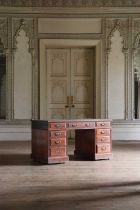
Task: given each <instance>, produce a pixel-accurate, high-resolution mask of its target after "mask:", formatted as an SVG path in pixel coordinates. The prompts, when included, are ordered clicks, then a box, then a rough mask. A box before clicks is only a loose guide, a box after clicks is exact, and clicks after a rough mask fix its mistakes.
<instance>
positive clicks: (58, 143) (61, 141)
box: [49, 138, 66, 146]
mask: <svg viewBox="0 0 140 210" xmlns="http://www.w3.org/2000/svg"><path fill="white" fill-rule="evenodd" d="M49 142H50V146H66V138H55V139H50V141H49Z"/></svg>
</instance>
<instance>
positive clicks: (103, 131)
mask: <svg viewBox="0 0 140 210" xmlns="http://www.w3.org/2000/svg"><path fill="white" fill-rule="evenodd" d="M96 135H102V136H110V129H102V128H101V129H100V128H99V129H96Z"/></svg>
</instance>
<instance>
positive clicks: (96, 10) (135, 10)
mask: <svg viewBox="0 0 140 210" xmlns="http://www.w3.org/2000/svg"><path fill="white" fill-rule="evenodd" d="M0 14H1V15H2V14H37V15H40V14H45V15H51V14H52V15H55V16H57V15H59V16H60V15H67V14H73V15H82V14H83V15H86V14H88V15H91V16H92V15H94V14H100V15H103V14H123V15H124V14H140V5H139V6H137V7H84V8H82V7H2V6H0Z"/></svg>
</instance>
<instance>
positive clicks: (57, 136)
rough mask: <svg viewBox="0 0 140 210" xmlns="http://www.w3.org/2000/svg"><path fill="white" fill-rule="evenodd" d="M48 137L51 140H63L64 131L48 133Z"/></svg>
mask: <svg viewBox="0 0 140 210" xmlns="http://www.w3.org/2000/svg"><path fill="white" fill-rule="evenodd" d="M49 137H51V138H65V137H66V131H49Z"/></svg>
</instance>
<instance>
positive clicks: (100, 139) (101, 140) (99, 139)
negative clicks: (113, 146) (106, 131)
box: [96, 135, 110, 144]
mask: <svg viewBox="0 0 140 210" xmlns="http://www.w3.org/2000/svg"><path fill="white" fill-rule="evenodd" d="M96 141H97V144H98V143H110V136H102V135H97V136H96Z"/></svg>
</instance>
